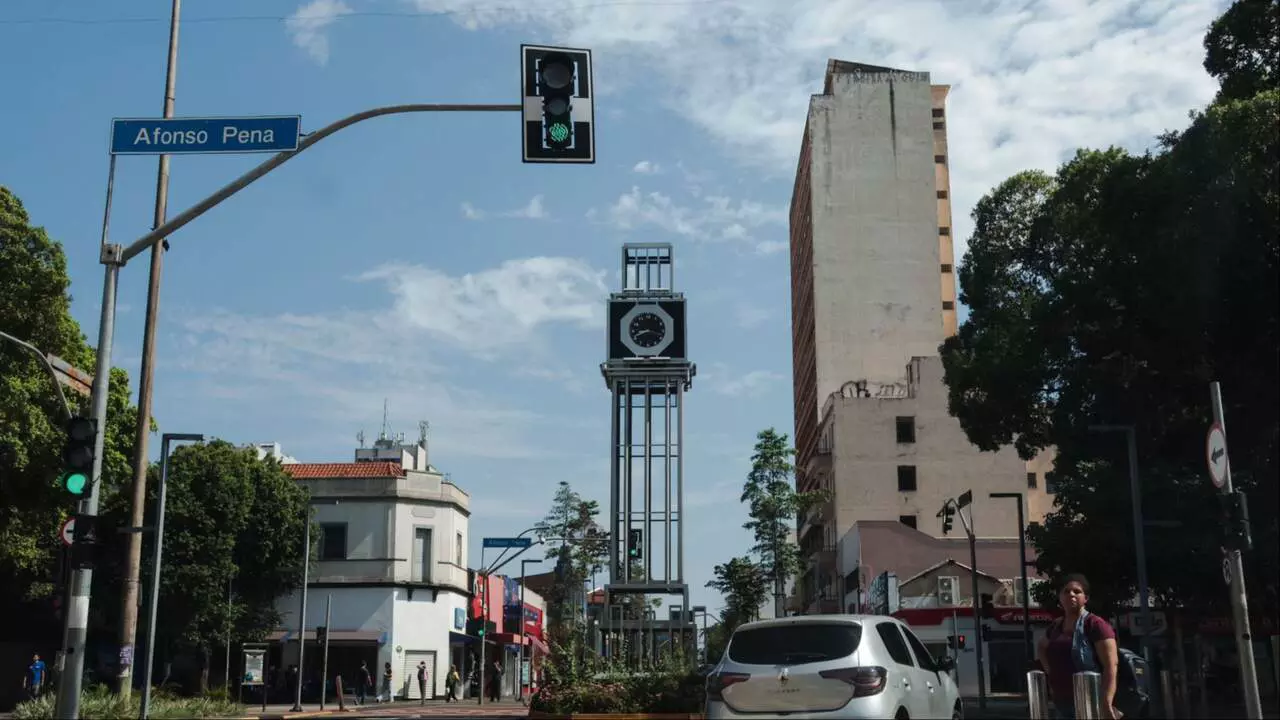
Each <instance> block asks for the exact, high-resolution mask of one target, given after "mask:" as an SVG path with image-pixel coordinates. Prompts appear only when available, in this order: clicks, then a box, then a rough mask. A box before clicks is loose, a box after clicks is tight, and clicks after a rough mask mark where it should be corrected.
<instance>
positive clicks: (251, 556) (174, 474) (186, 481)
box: [111, 440, 318, 691]
mask: <svg viewBox="0 0 1280 720" xmlns="http://www.w3.org/2000/svg"><path fill="white" fill-rule="evenodd" d="M151 475H152V477H151V478H150V480H149V481H148V489H149V492H150V494H151V498H150V499H151V504H150V506H149V508H148V518H147V521H146V522H147V524H148V525H154V522H155V518H154V512H155V510H154V508H155V496H156V493H157V490H158V486H159V472H158V467H157V466H152V468H151ZM125 509H126V505H125V504H124V503H120V504H119V505H117V506H115V507H114V508H113V509H112V513H113V517H112V518H111V519H112V521H114V522H122V521H124V520H125V519H126V518H127V513H125V512H124V511H125ZM115 514H118V515H119V517H114V515H115ZM309 515H310V507H309V505H308V501H307V493H306V490H305V489H304V488H303V487H302V486H300V485H298V484H297V483H296V482H295V481H294V480H293V479H292V478H291V477H289V475H287V474H286V473H285V472H284V470H283V469H281V467H280V464H279V463H278V462H277V461H275V460H273V459H270V458H268V459H263V460H259V459H258V456H257V453H256V452H255V451H254V450H252V449H244V448H237V447H235V446H233V445H231V444H230V443H227V442H224V441H221V440H215V441H213V442H210V443H208V444H199V445H188V446H182V447H178V448H176V449H175V450H174V451H173V454H172V455H171V456H170V459H169V474H168V480H167V492H166V508H165V537H164V557H163V572H162V574H161V583H160V592H161V599H162V602H161V605H160V612H159V620H160V623H159V626H158V628H157V634H158V637H157V647H158V648H164V649H167V652H168V654H169V656H170V657H172V655H173V654H177V653H183V654H191V655H193V656H194V657H196V658H198V659H199V660H200V661H201V663H200V667H201V673H200V678H199V686H200V690H201V691H204V690H206V689H207V688H208V673H209V664H210V662H209V661H210V658H211V655H212V651H213V649H214V648H215V647H221V646H222V645H223V643H225V641H226V633H227V629H228V626H231V627H233V628H234V634H235V636H236V637H237V638H240V639H241V640H242V641H255V640H261V639H262V638H263V637H264V635H265V633H266V632H267V631H269V630H271V629H273V628H276V627H278V626H279V623H280V614H279V613H278V612H277V611H276V609H275V603H276V601H277V599H279V598H280V597H281V596H283V595H285V594H287V593H289V592H292V591H294V590H296V589H297V588H299V587H300V586H301V583H302V562H301V557H300V554H301V553H300V552H299V548H300V543H301V539H302V530H303V527H304V523H305V522H307V520H306V519H307V518H308V517H309ZM312 532H313V537H315V536H316V535H317V534H318V533H316V530H315V529H314V528H313V530H312ZM152 542H153V540H152V539H151V538H150V537H148V538H147V542H146V544H145V546H144V555H143V556H144V558H146V559H147V562H144V566H145V569H146V573H147V577H148V578H150V577H154V567H151V566H150V564H149V560H150V558H151V557H152V553H153V552H154V550H153V549H152V548H153V546H152V545H151V543H152ZM314 546H315V543H314V542H313V547H314ZM229 581H230V582H231V583H232V584H233V587H234V593H233V596H232V597H233V600H232V602H231V603H228V600H227V597H228V596H227V587H228V582H229ZM148 582H150V580H148ZM157 657H158V658H159V657H160V655H159V654H158V656H157Z"/></svg>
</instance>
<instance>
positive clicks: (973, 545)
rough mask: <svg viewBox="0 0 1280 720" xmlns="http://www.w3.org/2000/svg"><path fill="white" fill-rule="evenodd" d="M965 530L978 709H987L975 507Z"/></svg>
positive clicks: (971, 510) (971, 509)
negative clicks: (970, 583) (971, 603)
mask: <svg viewBox="0 0 1280 720" xmlns="http://www.w3.org/2000/svg"><path fill="white" fill-rule="evenodd" d="M966 525H967V526H966V527H965V530H967V531H968V533H969V563H970V566H971V567H970V568H969V575H970V577H971V578H972V579H973V631H974V633H976V634H977V637H976V638H974V641H973V646H974V648H976V649H977V651H978V658H977V660H978V709H979V710H986V709H987V677H986V669H985V667H984V666H983V663H982V602H981V600H980V599H979V597H978V539H977V536H976V535H975V534H974V533H975V530H974V527H973V508H972V507H970V508H969V522H968V523H967V524H966Z"/></svg>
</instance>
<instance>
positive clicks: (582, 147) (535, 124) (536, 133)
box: [520, 45, 596, 163]
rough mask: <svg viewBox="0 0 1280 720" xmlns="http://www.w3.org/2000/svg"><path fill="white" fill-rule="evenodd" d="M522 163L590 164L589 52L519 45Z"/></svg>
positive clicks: (592, 151)
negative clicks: (521, 83)
mask: <svg viewBox="0 0 1280 720" xmlns="http://www.w3.org/2000/svg"><path fill="white" fill-rule="evenodd" d="M520 55H521V57H520V69H521V75H522V78H523V97H524V104H523V107H524V118H523V119H524V161H525V162H528V163H594V162H595V161H596V158H595V134H594V125H595V121H594V93H593V89H592V81H591V51H590V50H581V49H575V48H562V47H546V46H540V45H522V46H520Z"/></svg>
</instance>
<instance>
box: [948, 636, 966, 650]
mask: <svg viewBox="0 0 1280 720" xmlns="http://www.w3.org/2000/svg"><path fill="white" fill-rule="evenodd" d="M947 644H948V645H950V646H951V649H952V650H963V649H964V646H965V637H964V636H963V635H948V636H947Z"/></svg>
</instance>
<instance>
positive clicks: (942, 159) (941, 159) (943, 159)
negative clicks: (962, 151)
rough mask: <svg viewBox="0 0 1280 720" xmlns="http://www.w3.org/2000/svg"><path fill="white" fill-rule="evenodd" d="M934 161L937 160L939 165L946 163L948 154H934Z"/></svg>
mask: <svg viewBox="0 0 1280 720" xmlns="http://www.w3.org/2000/svg"><path fill="white" fill-rule="evenodd" d="M933 161H934V162H936V163H938V164H939V165H941V164H942V163H944V162H946V161H947V156H946V155H934V156H933Z"/></svg>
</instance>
